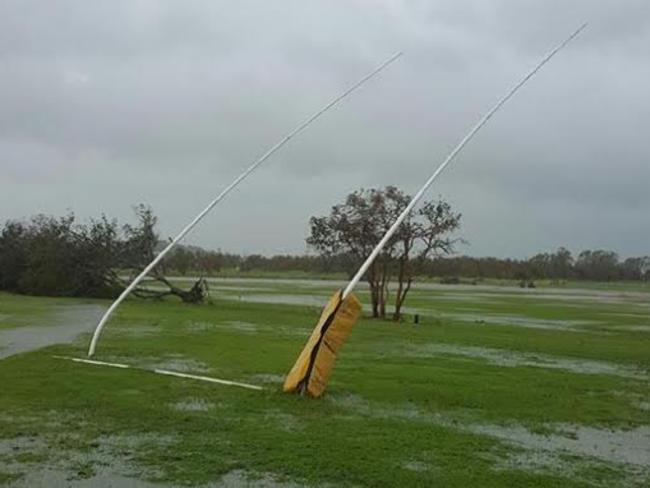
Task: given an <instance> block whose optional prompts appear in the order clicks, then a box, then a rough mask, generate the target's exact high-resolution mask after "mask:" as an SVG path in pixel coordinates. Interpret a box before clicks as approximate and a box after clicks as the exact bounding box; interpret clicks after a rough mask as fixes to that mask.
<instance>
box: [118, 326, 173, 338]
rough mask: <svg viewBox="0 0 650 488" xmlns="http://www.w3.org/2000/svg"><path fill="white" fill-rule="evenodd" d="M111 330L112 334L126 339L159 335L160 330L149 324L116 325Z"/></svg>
mask: <svg viewBox="0 0 650 488" xmlns="http://www.w3.org/2000/svg"><path fill="white" fill-rule="evenodd" d="M116 325H117V327H114V328H113V329H112V330H111V333H112V334H115V335H119V336H126V337H134V338H136V337H149V336H152V335H157V334H160V331H161V328H160V327H156V326H155V325H149V324H142V325H140V324H124V325H122V324H116Z"/></svg>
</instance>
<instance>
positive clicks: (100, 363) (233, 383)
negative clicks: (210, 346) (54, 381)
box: [52, 356, 264, 391]
mask: <svg viewBox="0 0 650 488" xmlns="http://www.w3.org/2000/svg"><path fill="white" fill-rule="evenodd" d="M52 357H54V358H56V359H64V360H66V361H73V362H75V363H83V364H92V365H94V366H108V367H110V368H120V369H135V370H138V371H147V372H148V373H156V374H162V375H165V376H176V377H177V378H187V379H191V380H199V381H207V382H208V383H217V384H219V385H227V386H239V387H240V388H247V389H249V390H257V391H262V390H264V388H263V387H261V386H257V385H251V384H249V383H240V382H238V381H229V380H222V379H219V378H211V377H209V376H198V375H195V374H187V373H178V372H176V371H169V370H166V369H146V368H138V367H135V366H129V365H128V364H122V363H108V362H105V361H97V360H95V359H82V358H74V357H70V356H52Z"/></svg>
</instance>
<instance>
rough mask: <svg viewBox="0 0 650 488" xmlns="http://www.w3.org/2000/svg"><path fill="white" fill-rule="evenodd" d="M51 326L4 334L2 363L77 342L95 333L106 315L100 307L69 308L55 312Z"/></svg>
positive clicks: (1, 335) (0, 337)
mask: <svg viewBox="0 0 650 488" xmlns="http://www.w3.org/2000/svg"><path fill="white" fill-rule="evenodd" d="M53 312H54V313H53V314H52V316H51V318H49V319H47V325H46V324H42V325H31V326H25V327H17V328H14V329H2V330H0V345H2V348H0V359H4V358H7V357H9V356H13V355H14V354H20V353H23V352H28V351H33V350H36V349H40V348H42V347H46V346H51V345H53V344H64V343H69V342H72V341H74V340H75V339H76V338H77V336H79V335H80V334H83V333H84V332H90V331H92V330H93V329H94V327H95V326H96V325H97V322H98V321H99V319H100V317H101V316H102V314H103V313H104V307H102V306H99V305H80V304H75V305H66V306H57V307H55V308H54V311H53Z"/></svg>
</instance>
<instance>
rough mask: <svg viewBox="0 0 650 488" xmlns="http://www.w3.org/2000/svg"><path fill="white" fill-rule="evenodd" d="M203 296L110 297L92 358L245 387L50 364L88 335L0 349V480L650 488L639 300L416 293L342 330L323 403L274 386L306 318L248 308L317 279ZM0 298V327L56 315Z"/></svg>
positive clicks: (647, 377)
mask: <svg viewBox="0 0 650 488" xmlns="http://www.w3.org/2000/svg"><path fill="white" fill-rule="evenodd" d="M212 289H213V297H214V302H213V303H212V304H210V305H202V306H189V305H183V304H180V303H177V302H175V301H171V300H170V301H166V302H159V303H145V302H142V301H136V300H134V301H129V302H127V303H125V304H124V306H123V307H122V308H120V309H119V311H118V313H117V314H116V316H115V317H114V319H113V320H112V321H111V323H110V324H109V326H108V327H107V328H106V332H105V335H104V337H103V338H102V341H101V342H100V345H99V349H98V356H97V359H100V360H106V361H114V362H124V363H128V364H131V365H134V366H140V367H143V368H151V367H165V368H166V369H175V370H179V371H181V370H182V371H187V372H194V373H197V374H203V375H209V376H214V377H219V378H225V379H230V380H236V381H243V382H250V383H255V384H259V385H261V386H264V387H265V390H264V391H262V392H258V391H250V390H244V389H240V388H235V387H228V386H221V385H215V384H210V383H202V382H198V381H192V380H184V379H178V378H172V377H165V376H159V375H155V374H153V373H150V372H148V371H143V370H137V369H129V370H121V369H109V368H104V367H100V366H92V365H81V364H76V363H72V362H68V361H63V360H61V359H56V358H54V357H53V356H54V355H69V356H83V355H84V353H85V347H86V345H87V339H88V337H87V336H82V337H80V339H79V341H78V342H76V343H73V344H64V345H56V346H51V347H48V348H46V349H41V350H38V351H32V352H27V353H24V354H21V355H15V356H11V357H9V358H6V359H4V360H2V361H0V382H1V390H0V412H2V413H0V484H2V483H4V484H9V485H10V484H11V483H20V482H21V481H20V480H21V479H22V480H23V482H24V481H25V480H31V478H30V476H32V473H34V472H39V471H42V470H44V469H56V470H59V471H61V472H65V473H66V476H68V477H69V479H71V480H72V481H71V483H73V482H74V480H75V479H88V480H91V481H92V480H93V479H95V478H94V477H95V476H97V475H98V473H100V472H101V471H102V470H104V471H105V470H107V469H108V470H109V471H110V469H112V470H113V473H114V475H115V476H122V475H127V476H129V477H135V478H140V479H148V480H151V481H157V482H168V483H170V484H176V485H177V484H181V483H182V484H192V485H201V484H208V483H214V486H218V484H219V482H221V481H223V480H225V479H229V478H223V477H224V476H226V477H228V476H230V477H232V476H238V477H239V478H237V479H241V482H242V483H244V482H245V481H246V480H247V479H248V480H250V479H252V480H253V482H255V480H258V481H259V482H260V483H261V482H264V483H266V486H276V485H277V486H283V485H285V484H286V485H287V486H295V484H299V485H302V484H304V485H318V484H329V485H330V486H331V485H334V486H396V485H404V486H432V485H436V484H437V485H441V486H635V485H636V486H644V484H645V483H647V482H648V480H649V479H650V478H649V476H650V410H649V409H648V408H647V405H649V404H650V352H649V351H650V332H648V331H645V329H643V328H641V329H638V328H637V329H633V328H632V327H638V326H645V325H650V320H649V319H648V312H649V311H650V308H648V306H647V305H648V302H647V301H645V300H644V299H643V298H642V297H641V298H640V297H638V296H635V295H632V296H622V297H620V299H616V300H599V299H598V298H597V297H595V296H594V295H592V294H589V293H587V294H586V298H585V297H574V296H570V297H569V298H568V299H567V297H560V298H558V297H555V296H553V295H552V294H551V295H550V296H549V294H548V293H546V291H542V290H540V291H539V292H537V291H536V292H534V293H533V294H528V293H526V294H523V293H519V292H517V291H516V290H509V291H508V290H506V291H503V290H502V291H498V290H497V291H486V290H475V291H474V290H464V289H463V290H458V289H455V288H454V287H446V288H444V289H426V288H420V289H417V290H415V291H414V293H413V295H412V297H411V300H409V303H408V306H409V310H410V311H409V312H408V314H407V317H406V320H405V322H403V323H402V324H395V323H392V322H381V321H374V320H370V319H367V318H366V319H363V320H361V321H360V322H359V324H357V326H356V327H355V330H354V332H353V334H352V336H351V337H350V340H349V341H348V343H347V344H346V346H345V347H344V349H343V352H342V355H341V357H340V358H339V361H338V362H337V365H336V368H335V371H334V375H333V378H332V382H331V384H330V387H329V389H328V391H327V393H326V395H325V396H324V397H323V398H321V399H318V400H314V399H306V398H301V397H297V396H292V395H285V394H283V393H282V392H281V391H280V387H281V381H282V378H283V376H284V375H285V374H286V372H287V371H288V369H289V368H290V367H291V365H292V363H293V361H294V359H295V357H296V356H297V354H298V352H299V351H300V349H301V348H302V346H303V344H304V341H305V339H306V337H307V336H308V335H309V333H310V331H311V329H312V327H313V325H314V324H315V322H316V320H317V318H318V314H319V312H320V310H319V309H318V308H317V307H313V306H305V305H289V304H285V303H258V302H257V301H256V300H255V298H254V297H255V296H259V295H264V296H265V297H268V296H275V297H279V299H278V300H277V301H279V302H282V301H287V300H289V298H287V297H290V298H291V297H306V298H307V299H310V300H313V297H321V296H322V297H325V296H327V294H329V293H331V292H332V291H333V290H334V289H335V285H334V284H332V283H327V282H299V283H298V282H294V283H292V282H288V281H287V282H284V281H283V282H278V283H275V282H273V281H269V280H259V281H250V280H243V281H242V280H238V281H234V280H233V281H232V282H230V281H229V282H219V285H218V286H214V285H213V287H212ZM542 294H544V295H542ZM360 296H361V298H362V299H363V300H365V301H367V294H366V293H365V292H364V291H361V293H360ZM246 297H248V298H249V299H250V300H245V299H244V298H246ZM0 300H1V301H0V314H2V313H6V312H5V310H11V312H10V313H11V314H12V316H20V315H21V314H25V317H28V316H30V315H29V314H30V313H32V312H33V310H38V311H39V312H38V313H39V314H42V315H44V316H46V315H47V310H49V309H50V308H57V307H58V306H60V303H61V301H59V300H52V299H34V298H26V297H16V296H10V295H1V296H0ZM291 300H293V302H292V303H300V301H299V300H294V299H293V298H291ZM68 303H69V304H70V305H75V304H78V303H82V302H79V301H75V300H70V301H68ZM415 311H417V312H418V313H420V314H421V324H420V325H418V326H415V325H413V324H412V323H410V322H411V320H412V313H414V312H415ZM40 316H41V315H39V317H40ZM30 317H33V315H31V316H30ZM485 317H491V318H492V319H491V320H485V319H484V318H485ZM25 320H27V319H25ZM531 324H533V325H535V324H537V325H540V324H541V325H543V326H544V327H531ZM549 325H551V326H553V325H557V327H546V326H549ZM0 347H1V344H0ZM12 443H13V444H12ZM3 446H4V447H3ZM594 446H599V447H594ZM646 452H647V454H648V456H647V458H646V456H645V454H646ZM16 479H18V481H16ZM42 486H47V484H46V483H45V482H44V484H42Z"/></svg>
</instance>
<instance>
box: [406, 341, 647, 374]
mask: <svg viewBox="0 0 650 488" xmlns="http://www.w3.org/2000/svg"><path fill="white" fill-rule="evenodd" d="M404 354H405V355H407V356H411V357H418V358H426V357H432V356H441V355H442V356H462V357H467V358H472V359H481V360H483V361H485V362H487V363H489V364H491V365H494V366H503V367H507V368H519V367H526V366H532V367H536V368H547V369H560V370H563V371H568V372H570V373H577V374H604V375H611V376H620V377H623V378H632V379H638V380H645V381H647V380H650V375H649V374H648V372H644V371H641V370H638V369H636V368H630V367H627V366H624V365H621V364H616V363H610V362H606V361H591V360H588V359H573V358H563V357H556V356H550V355H547V354H534V353H522V352H516V351H511V350H508V349H493V348H487V347H473V346H459V345H454V344H424V345H420V346H412V347H411V348H410V349H409V350H407V351H405V352H404Z"/></svg>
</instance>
